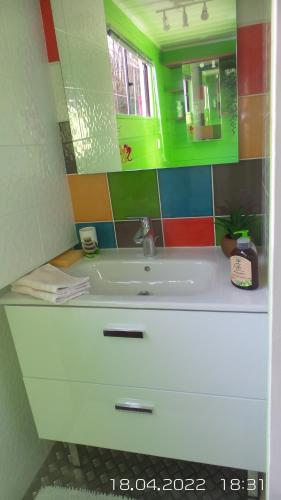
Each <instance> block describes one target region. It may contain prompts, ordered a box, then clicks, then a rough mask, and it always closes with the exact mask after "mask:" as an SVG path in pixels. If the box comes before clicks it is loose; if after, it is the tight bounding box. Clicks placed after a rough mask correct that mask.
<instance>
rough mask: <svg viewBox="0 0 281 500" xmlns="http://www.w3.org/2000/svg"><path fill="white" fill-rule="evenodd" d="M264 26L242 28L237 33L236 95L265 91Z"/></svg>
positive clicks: (254, 25) (256, 25) (255, 25)
mask: <svg viewBox="0 0 281 500" xmlns="http://www.w3.org/2000/svg"><path fill="white" fill-rule="evenodd" d="M265 42H266V24H253V25H252V26H242V27H241V28H238V33H237V59H238V95H240V96H241V95H250V94H262V93H263V92H265V91H266V78H265V74H266V66H265V56H266V46H265Z"/></svg>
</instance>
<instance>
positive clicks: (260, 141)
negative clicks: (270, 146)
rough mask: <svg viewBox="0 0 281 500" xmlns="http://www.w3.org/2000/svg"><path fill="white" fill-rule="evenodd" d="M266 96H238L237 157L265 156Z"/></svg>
mask: <svg viewBox="0 0 281 500" xmlns="http://www.w3.org/2000/svg"><path fill="white" fill-rule="evenodd" d="M266 113H267V96H266V95H265V94H264V95H252V96H243V97H239V158H240V159H244V158H260V157H262V156H265V134H266V130H265V123H266Z"/></svg>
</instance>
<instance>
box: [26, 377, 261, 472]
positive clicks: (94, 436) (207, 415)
mask: <svg viewBox="0 0 281 500" xmlns="http://www.w3.org/2000/svg"><path fill="white" fill-rule="evenodd" d="M25 384H26V387H27V392H28V396H29V400H30V402H31V407H32V410H33V415H34V418H35V422H36V425H37V429H38V433H39V436H40V437H41V438H46V439H52V440H59V441H66V442H70V443H80V444H86V445H90V446H91V445H92V446H100V447H104V448H111V449H117V450H126V451H132V452H139V453H148V454H152V455H159V456H163V457H171V458H177V459H183V460H191V461H195V462H203V463H210V464H214V465H224V466H229V467H238V468H242V469H251V470H259V471H262V470H264V467H265V463H264V462H265V456H266V453H265V451H266V450H265V447H266V446H265V445H266V402H265V401H261V400H249V399H245V398H241V399H239V398H223V397H215V396H202V395H196V394H184V393H177V392H171V391H154V390H151V389H140V388H133V387H116V386H106V385H97V384H85V383H79V382H63V381H55V380H39V379H30V378H28V379H25ZM128 405H129V407H130V411H127V409H126V408H128ZM116 407H117V408H116ZM140 410H142V411H140ZM145 410H146V411H145Z"/></svg>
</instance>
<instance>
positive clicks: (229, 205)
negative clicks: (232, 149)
mask: <svg viewBox="0 0 281 500" xmlns="http://www.w3.org/2000/svg"><path fill="white" fill-rule="evenodd" d="M213 180H214V204H215V215H228V214H229V213H230V212H231V210H235V209H237V208H239V207H242V208H244V210H245V211H246V212H248V213H256V214H260V213H262V205H263V204H262V160H261V159H257V160H242V161H240V162H239V163H232V164H227V165H214V166H213Z"/></svg>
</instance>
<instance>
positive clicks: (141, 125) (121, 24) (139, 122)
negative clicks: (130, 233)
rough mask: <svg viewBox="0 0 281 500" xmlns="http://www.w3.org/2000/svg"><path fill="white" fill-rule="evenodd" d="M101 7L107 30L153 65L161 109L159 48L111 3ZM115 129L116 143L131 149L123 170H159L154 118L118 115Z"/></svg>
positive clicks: (109, 0) (108, 0)
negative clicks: (130, 154) (117, 137)
mask: <svg viewBox="0 0 281 500" xmlns="http://www.w3.org/2000/svg"><path fill="white" fill-rule="evenodd" d="M104 5H105V15H106V23H107V25H108V27H110V28H111V29H112V30H113V31H115V32H116V34H118V35H120V36H121V37H123V38H124V40H127V41H129V42H131V43H132V45H133V46H134V47H135V48H136V49H138V50H139V51H140V52H141V53H143V54H144V55H146V57H147V58H149V59H150V60H151V61H152V63H153V65H154V66H155V71H156V77H157V84H158V93H159V101H160V108H162V107H163V106H164V96H163V92H162V88H163V83H162V82H163V69H164V68H163V66H162V64H161V62H160V58H161V52H160V50H159V48H158V47H156V45H154V43H153V42H152V41H151V40H150V39H149V38H148V37H147V36H146V35H144V34H143V33H142V32H141V31H140V30H139V29H138V28H137V27H136V26H135V25H134V24H133V23H132V22H131V21H130V19H129V18H128V17H127V16H125V15H124V14H123V12H122V11H121V10H120V9H119V8H118V7H117V6H116V5H115V4H114V3H113V2H112V0H104ZM117 127H118V136H119V144H120V145H123V144H128V145H129V146H131V147H132V149H133V153H132V158H133V160H132V161H130V162H127V163H124V164H123V170H139V169H150V168H160V167H161V166H162V163H163V137H162V133H161V123H160V120H159V119H158V118H146V117H141V116H128V115H118V116H117ZM159 142H160V149H159Z"/></svg>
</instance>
